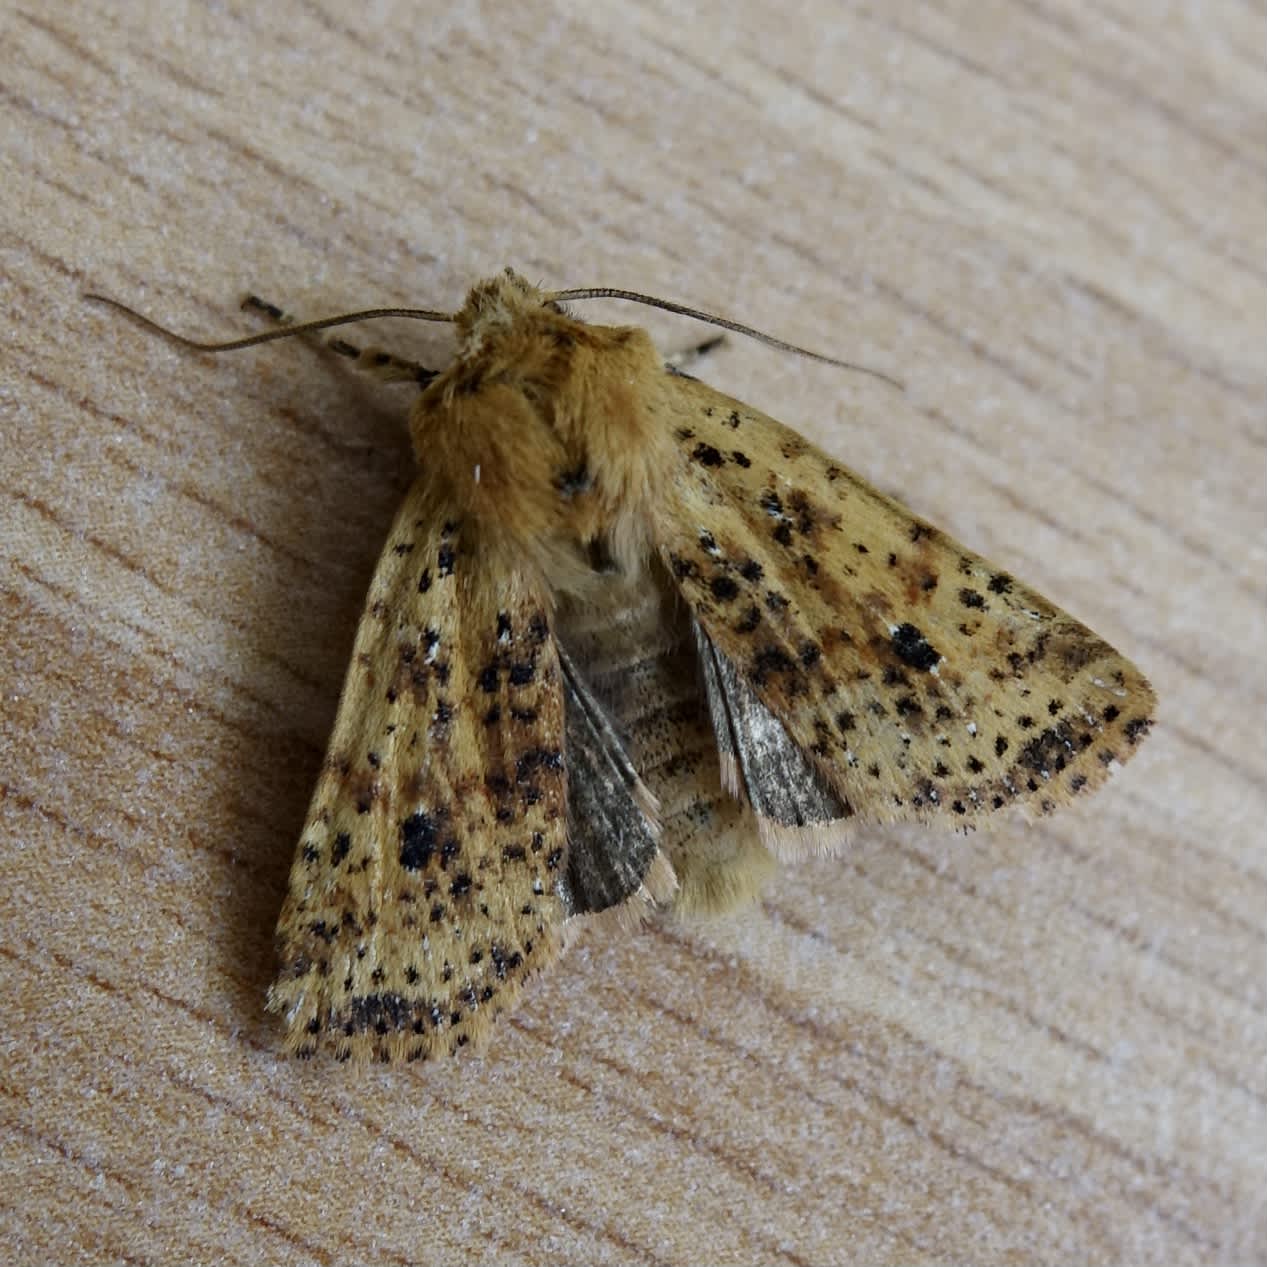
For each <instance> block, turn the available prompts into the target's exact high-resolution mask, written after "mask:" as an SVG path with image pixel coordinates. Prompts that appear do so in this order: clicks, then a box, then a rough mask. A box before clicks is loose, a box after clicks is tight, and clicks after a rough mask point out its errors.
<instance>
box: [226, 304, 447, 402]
mask: <svg viewBox="0 0 1267 1267" xmlns="http://www.w3.org/2000/svg"><path fill="white" fill-rule="evenodd" d="M242 310H243V311H244V312H258V313H261V314H262V315H263V316H265V317H267V318H268V319H269V320H270V321H271V322H273V323H274V324H275V325H279V326H286V325H290V323H291V322H292V321H293V320H294V317H293V316H292V315H291V314H290V313H288V312H286V311H284V310H283V309H281V308H279V307H278V306H277V305H276V304H271V303H269V302H268V301H267V300H265V299H261V298H260V297H259V296H258V295H247V297H246V298H245V299H244V300H242ZM324 342H325V345H326V347H328V348H329V349H330V351H331V352H334V353H335V354H337V355H338V356H344V357H347V359H348V360H350V361H355V362H356V368H357V369H358V370H360V371H361V372H362V373H365V374H370V375H372V376H373V377H374V378H377V379H380V380H382V381H383V382H385V383H420V384H421V385H422V386H424V387H425V386H426V385H427V384H428V383H429V382H431V380H432V379H433V378H435V376H436V373H437V371H435V370H429V369H427V367H426V366H425V365H420V364H419V363H418V362H417V361H407V360H405V359H404V357H400V356H396V355H394V354H393V353H391V352H384V351H383V349H382V348H377V347H368V348H361V347H358V346H357V345H356V344H355V343H349V342H348V341H347V340H346V339H342V338H339V337H337V336H333V337H330V338H327V339H325V340H324Z"/></svg>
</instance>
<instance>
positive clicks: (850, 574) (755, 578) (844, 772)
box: [656, 378, 1154, 822]
mask: <svg viewBox="0 0 1267 1267" xmlns="http://www.w3.org/2000/svg"><path fill="white" fill-rule="evenodd" d="M670 399H671V401H672V419H671V422H670V423H669V425H670V426H671V427H672V428H673V431H674V435H675V438H676V440H677V442H678V445H679V453H680V459H681V461H680V467H679V469H678V471H677V473H676V479H675V481H674V491H673V495H672V496H671V497H670V498H669V499H667V501H666V508H665V512H664V515H663V517H662V519H661V521H660V522H659V523H658V524H657V528H656V531H657V534H658V542H659V545H660V548H661V551H662V554H663V557H664V559H665V562H666V564H667V566H668V568H669V570H670V572H671V574H672V575H673V576H674V577H675V579H676V581H677V584H678V586H679V588H680V591H681V593H682V594H683V596H684V597H685V598H686V600H687V602H688V603H689V604H690V606H691V608H692V610H693V611H694V613H695V615H696V617H697V619H698V620H699V622H700V624H701V625H702V626H703V628H704V630H705V632H706V633H707V634H708V636H709V638H710V639H711V640H712V642H713V643H714V644H715V645H716V647H717V648H718V649H719V650H720V651H721V653H722V654H723V655H725V656H726V657H728V658H729V659H730V660H731V661H732V662H733V664H734V665H735V666H736V667H737V668H738V669H739V671H740V672H741V673H742V675H743V677H744V679H745V680H746V681H747V682H748V683H749V684H750V685H751V687H752V688H753V690H754V691H755V692H756V694H757V696H758V697H759V698H760V699H761V700H762V702H763V703H764V704H765V705H766V706H767V707H768V708H769V709H770V710H771V711H772V712H773V713H774V714H775V715H776V716H777V717H778V718H779V719H780V720H781V721H782V722H783V724H784V725H785V726H786V727H787V730H788V732H789V734H791V736H792V737H793V738H794V739H795V741H796V742H797V743H798V744H799V745H800V746H801V747H802V748H803V750H804V751H805V752H806V753H808V754H809V755H810V757H811V758H812V759H813V761H814V763H815V765H816V766H817V767H818V769H819V770H820V771H822V773H823V774H824V775H825V777H827V778H828V779H829V781H830V782H831V783H832V785H833V786H834V787H835V788H836V790H837V791H838V792H839V793H840V795H841V797H842V799H843V801H844V802H845V803H846V805H847V807H848V809H849V810H851V811H852V812H853V813H855V814H857V815H859V816H861V817H865V818H869V819H877V820H882V821H898V820H903V819H909V818H916V819H928V818H932V817H937V816H941V815H947V816H950V817H952V818H954V819H956V820H958V821H961V822H966V821H971V820H973V819H975V818H977V817H978V816H980V815H981V814H983V813H986V812H989V811H992V810H996V809H1000V808H1002V807H1004V806H1006V805H1009V804H1014V803H1019V804H1022V805H1024V806H1025V807H1026V808H1028V809H1031V810H1034V811H1039V812H1042V811H1046V810H1049V809H1051V808H1053V807H1054V806H1055V805H1056V804H1058V803H1060V802H1062V801H1065V800H1068V799H1069V798H1070V797H1072V796H1073V795H1075V794H1076V793H1079V792H1081V791H1084V790H1087V789H1090V788H1093V787H1095V786H1096V785H1097V784H1099V783H1100V782H1102V781H1103V779H1104V778H1105V777H1106V775H1107V774H1108V772H1109V771H1110V770H1111V769H1112V768H1113V767H1114V766H1115V764H1116V763H1118V762H1120V761H1123V760H1125V759H1126V758H1127V757H1129V756H1130V755H1131V753H1132V752H1133V751H1134V749H1135V746H1136V745H1137V744H1138V742H1139V741H1140V739H1141V738H1142V737H1143V735H1144V734H1145V733H1146V731H1147V729H1148V726H1149V724H1150V718H1151V715H1152V708H1153V703H1154V697H1153V693H1152V690H1151V688H1150V687H1149V685H1148V683H1147V681H1145V679H1144V678H1143V676H1142V675H1141V674H1140V672H1139V670H1138V669H1136V668H1135V666H1134V665H1132V664H1131V663H1130V662H1129V661H1128V660H1126V659H1125V658H1124V657H1122V656H1121V655H1119V654H1118V653H1117V652H1116V651H1114V649H1113V648H1112V647H1110V646H1109V645H1108V644H1107V643H1106V642H1104V641H1103V640H1102V639H1100V638H1099V637H1097V636H1096V635H1095V634H1094V633H1092V632H1091V631H1090V630H1089V629H1087V628H1086V626H1084V625H1082V624H1079V623H1078V622H1077V621H1076V620H1074V619H1072V618H1071V617H1070V616H1068V615H1066V614H1065V613H1064V612H1062V611H1061V610H1060V609H1059V608H1057V607H1055V606H1053V605H1052V604H1051V603H1049V602H1048V601H1047V600H1045V599H1043V598H1041V597H1040V596H1039V595H1037V594H1035V593H1034V592H1033V591H1031V590H1029V589H1027V588H1025V586H1023V585H1021V584H1020V583H1019V582H1017V581H1016V580H1014V579H1013V578H1012V577H1011V576H1009V575H1007V574H1006V573H1004V572H1002V571H1001V570H999V569H998V568H995V567H993V566H991V565H990V564H989V563H987V562H985V561H984V560H983V559H981V558H979V557H978V556H977V555H975V554H973V553H972V552H971V551H969V550H966V549H965V548H964V547H963V546H961V545H959V543H958V542H956V541H954V540H952V539H951V538H950V537H948V536H946V534H944V533H942V532H939V531H938V530H937V529H935V528H932V527H930V526H929V525H928V524H926V523H924V522H923V521H921V520H920V519H918V518H916V517H915V516H914V515H913V514H912V513H911V512H910V511H909V510H907V509H906V508H905V507H903V506H901V505H900V504H899V503H897V502H895V501H893V500H892V499H890V498H888V497H885V496H883V495H882V494H880V493H879V492H877V491H876V490H875V489H874V488H871V487H870V486H869V485H868V484H866V483H865V482H864V481H863V480H861V479H860V478H859V477H858V476H856V475H854V474H853V473H852V472H850V471H848V470H847V469H845V468H844V467H843V466H841V465H839V464H838V463H836V462H833V461H832V460H831V459H830V458H828V457H827V456H826V455H825V454H823V453H822V452H821V451H820V450H818V449H816V448H815V447H814V446H813V445H811V444H810V443H809V442H808V441H806V440H805V439H804V438H803V437H801V436H799V435H797V434H796V433H795V432H793V431H791V430H790V429H789V428H787V427H785V426H783V425H782V424H780V423H778V422H776V421H775V420H774V419H772V418H769V417H767V416H765V415H764V414H761V413H759V412H757V411H756V410H753V409H750V408H748V407H747V406H744V405H742V404H740V403H739V402H737V401H734V400H731V399H730V398H728V397H726V396H723V395H721V394H720V393H718V392H716V391H714V390H713V389H711V388H709V387H707V386H705V385H704V384H702V383H697V382H695V381H693V380H688V379H684V378H677V379H674V380H672V392H671V393H670Z"/></svg>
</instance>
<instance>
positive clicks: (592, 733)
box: [559, 645, 659, 915]
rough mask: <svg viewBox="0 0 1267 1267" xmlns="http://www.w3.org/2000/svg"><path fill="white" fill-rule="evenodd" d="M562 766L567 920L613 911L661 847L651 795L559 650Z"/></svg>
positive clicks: (638, 882) (639, 882) (641, 878)
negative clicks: (564, 756) (565, 770)
mask: <svg viewBox="0 0 1267 1267" xmlns="http://www.w3.org/2000/svg"><path fill="white" fill-rule="evenodd" d="M559 661H560V663H561V664H562V666H563V684H564V708H565V716H566V722H565V736H566V743H567V765H568V858H567V885H566V888H567V896H568V899H569V909H568V914H569V915H586V914H592V913H594V912H597V911H605V910H607V909H608V908H609V907H613V906H619V905H621V904H622V903H624V902H626V901H627V900H628V899H629V898H631V897H633V895H634V894H636V893H637V892H638V890H639V889H640V888H641V887H642V884H643V881H644V879H645V878H646V876H647V873H648V871H649V870H650V869H651V864H652V863H653V862H654V861H655V857H656V853H657V851H658V849H659V829H658V824H657V823H656V822H655V820H654V818H653V816H652V815H653V806H654V803H655V802H654V798H653V797H652V796H651V794H650V793H649V792H648V791H647V789H646V788H645V786H644V785H643V783H642V780H641V779H640V778H639V777H638V772H637V771H636V770H635V769H634V767H633V763H632V762H631V761H630V760H629V756H628V754H627V753H626V752H625V747H624V744H623V743H622V742H621V738H620V736H619V734H617V732H616V728H615V726H614V725H613V724H612V721H611V719H610V718H609V717H608V716H607V713H606V712H605V710H604V709H603V706H602V705H601V704H600V703H599V702H598V700H597V699H595V697H594V695H593V693H592V692H591V691H590V689H589V687H588V686H587V685H586V684H585V681H584V679H583V678H582V677H581V675H580V673H579V672H578V671H577V669H576V666H575V665H574V664H573V663H572V661H571V659H570V658H569V657H568V655H567V652H566V651H565V650H564V649H563V647H562V646H561V645H560V647H559Z"/></svg>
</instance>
